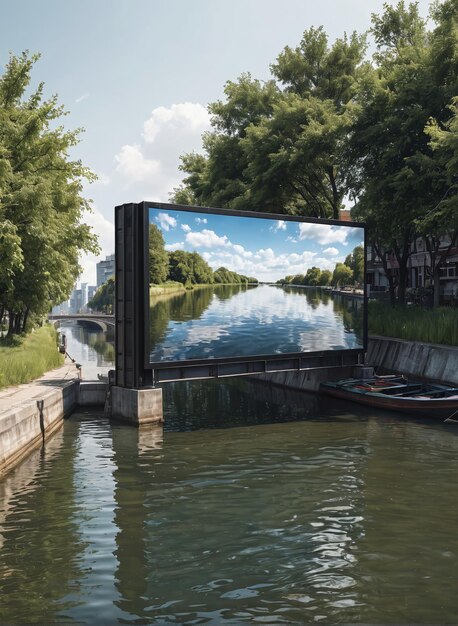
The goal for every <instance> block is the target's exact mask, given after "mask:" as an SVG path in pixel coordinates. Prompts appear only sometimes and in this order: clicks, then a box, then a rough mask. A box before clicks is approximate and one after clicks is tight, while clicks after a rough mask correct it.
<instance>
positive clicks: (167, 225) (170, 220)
mask: <svg viewBox="0 0 458 626" xmlns="http://www.w3.org/2000/svg"><path fill="white" fill-rule="evenodd" d="M156 221H157V222H159V224H160V225H161V228H163V229H164V230H166V231H169V230H170V229H171V228H175V226H176V225H177V221H176V219H175V218H174V217H172V216H171V215H169V214H168V213H159V214H158V215H157V217H156Z"/></svg>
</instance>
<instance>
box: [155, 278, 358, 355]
mask: <svg viewBox="0 0 458 626" xmlns="http://www.w3.org/2000/svg"><path fill="white" fill-rule="evenodd" d="M152 303H153V304H152V307H151V316H150V317H151V321H150V363H156V362H160V361H164V360H165V361H170V360H192V359H207V358H217V357H219V358H228V357H239V356H246V355H254V356H258V355H274V354H288V353H292V352H311V351H322V350H341V349H349V348H361V347H362V346H363V300H362V299H360V300H357V299H354V298H349V297H345V296H343V295H335V294H331V292H330V291H328V290H325V289H322V288H319V287H317V288H305V287H280V286H278V285H259V286H248V287H245V286H241V285H213V286H210V287H200V288H195V289H193V290H191V291H187V292H185V293H172V294H169V295H156V296H153V297H152Z"/></svg>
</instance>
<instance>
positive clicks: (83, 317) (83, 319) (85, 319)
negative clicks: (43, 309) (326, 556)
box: [48, 313, 115, 333]
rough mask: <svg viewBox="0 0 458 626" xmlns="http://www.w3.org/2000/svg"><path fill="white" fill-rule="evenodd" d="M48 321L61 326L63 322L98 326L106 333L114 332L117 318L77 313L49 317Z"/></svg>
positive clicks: (100, 314)
mask: <svg viewBox="0 0 458 626" xmlns="http://www.w3.org/2000/svg"><path fill="white" fill-rule="evenodd" d="M48 320H49V321H50V322H51V323H52V324H54V326H56V327H57V326H59V325H60V324H61V323H62V322H76V323H77V324H81V325H85V324H93V325H94V326H98V328H100V330H101V331H103V332H104V333H106V332H107V331H111V332H114V329H115V318H114V315H105V314H104V313H77V314H74V315H63V314H62V315H48Z"/></svg>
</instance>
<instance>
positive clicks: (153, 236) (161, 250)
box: [149, 224, 169, 285]
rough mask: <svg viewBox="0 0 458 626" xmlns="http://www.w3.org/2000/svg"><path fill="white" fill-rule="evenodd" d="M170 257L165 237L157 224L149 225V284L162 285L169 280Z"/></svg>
mask: <svg viewBox="0 0 458 626" xmlns="http://www.w3.org/2000/svg"><path fill="white" fill-rule="evenodd" d="M168 273H169V255H168V253H167V251H166V249H165V242H164V237H163V235H162V233H161V231H160V229H159V228H158V227H157V226H156V225H155V224H150V225H149V282H150V283H154V284H156V285H160V284H161V283H164V282H165V281H166V280H167V276H168Z"/></svg>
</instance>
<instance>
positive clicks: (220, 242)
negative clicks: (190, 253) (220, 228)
mask: <svg viewBox="0 0 458 626" xmlns="http://www.w3.org/2000/svg"><path fill="white" fill-rule="evenodd" d="M186 243H188V244H189V245H190V246H193V247H194V248H217V247H218V246H221V247H223V248H224V247H227V246H231V245H232V244H231V243H230V241H229V240H228V238H227V237H226V235H224V236H223V237H220V236H219V235H217V234H216V233H215V231H213V230H207V229H206V228H205V229H204V230H202V231H201V232H198V233H195V232H190V233H188V234H187V235H186Z"/></svg>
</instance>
